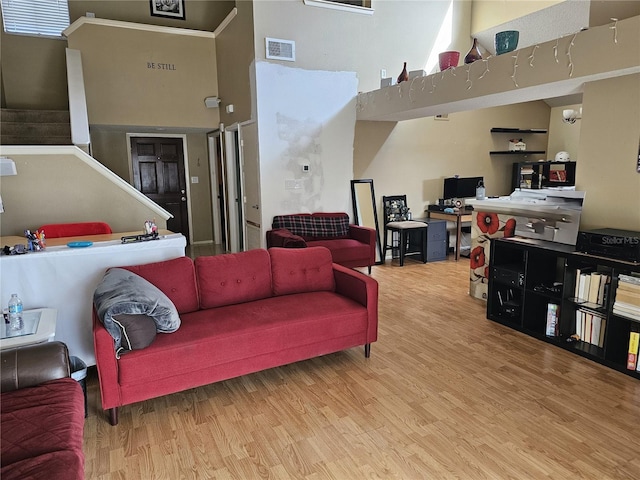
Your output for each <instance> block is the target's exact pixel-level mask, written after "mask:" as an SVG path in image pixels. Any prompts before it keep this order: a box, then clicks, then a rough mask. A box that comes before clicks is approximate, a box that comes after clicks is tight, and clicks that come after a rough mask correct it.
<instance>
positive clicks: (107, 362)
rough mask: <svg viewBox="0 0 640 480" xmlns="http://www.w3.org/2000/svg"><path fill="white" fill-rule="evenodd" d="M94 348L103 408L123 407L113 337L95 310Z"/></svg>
mask: <svg viewBox="0 0 640 480" xmlns="http://www.w3.org/2000/svg"><path fill="white" fill-rule="evenodd" d="M93 347H94V349H95V354H96V367H97V369H98V380H99V383H100V397H101V399H102V408H103V409H104V410H108V409H110V408H114V407H119V406H120V405H122V400H121V398H120V385H119V384H118V359H117V358H116V351H115V347H114V342H113V337H112V336H111V335H110V334H109V332H107V329H106V328H104V325H103V324H102V322H101V321H100V319H99V318H98V314H97V313H96V311H95V309H94V310H93Z"/></svg>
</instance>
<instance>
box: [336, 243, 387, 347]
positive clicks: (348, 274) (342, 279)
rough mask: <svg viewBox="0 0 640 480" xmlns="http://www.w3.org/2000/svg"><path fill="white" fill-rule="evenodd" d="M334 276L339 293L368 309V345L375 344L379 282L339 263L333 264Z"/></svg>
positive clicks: (376, 337)
mask: <svg viewBox="0 0 640 480" xmlns="http://www.w3.org/2000/svg"><path fill="white" fill-rule="evenodd" d="M374 232H375V230H374ZM333 276H334V278H335V281H336V292H337V293H339V294H340V295H344V296H345V297H348V298H350V299H352V300H354V301H355V302H358V303H359V304H360V305H362V306H364V307H367V312H368V315H367V316H368V319H369V322H368V326H367V343H372V342H375V341H376V340H377V339H378V282H377V281H376V280H374V279H373V278H371V277H368V276H367V275H365V274H363V273H360V272H358V271H357V270H353V269H351V268H347V267H343V266H342V265H338V264H337V263H334V264H333Z"/></svg>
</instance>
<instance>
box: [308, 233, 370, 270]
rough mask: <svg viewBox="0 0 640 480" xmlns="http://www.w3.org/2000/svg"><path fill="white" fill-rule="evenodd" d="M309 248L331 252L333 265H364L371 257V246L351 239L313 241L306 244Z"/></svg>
mask: <svg viewBox="0 0 640 480" xmlns="http://www.w3.org/2000/svg"><path fill="white" fill-rule="evenodd" d="M307 246H309V247H326V248H328V249H329V250H331V255H332V257H333V261H334V262H335V263H340V264H343V263H347V262H352V261H365V262H367V263H365V265H367V264H368V261H369V259H370V257H371V246H370V245H368V244H365V243H362V242H359V241H358V240H354V239H352V238H338V239H335V240H314V241H311V242H307Z"/></svg>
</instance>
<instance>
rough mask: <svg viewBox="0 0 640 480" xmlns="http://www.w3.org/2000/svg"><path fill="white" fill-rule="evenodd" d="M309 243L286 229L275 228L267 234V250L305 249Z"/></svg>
mask: <svg viewBox="0 0 640 480" xmlns="http://www.w3.org/2000/svg"><path fill="white" fill-rule="evenodd" d="M306 246H307V242H305V241H304V239H303V238H302V237H300V236H298V235H294V234H293V233H291V232H290V231H289V230H287V229H286V228H275V229H273V230H269V231H268V232H267V248H271V247H284V248H305V247H306Z"/></svg>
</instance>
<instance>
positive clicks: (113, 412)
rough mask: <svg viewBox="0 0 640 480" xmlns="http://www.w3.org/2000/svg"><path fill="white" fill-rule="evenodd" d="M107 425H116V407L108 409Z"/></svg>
mask: <svg viewBox="0 0 640 480" xmlns="http://www.w3.org/2000/svg"><path fill="white" fill-rule="evenodd" d="M109 423H110V424H111V425H117V424H118V407H113V408H110V409H109Z"/></svg>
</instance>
